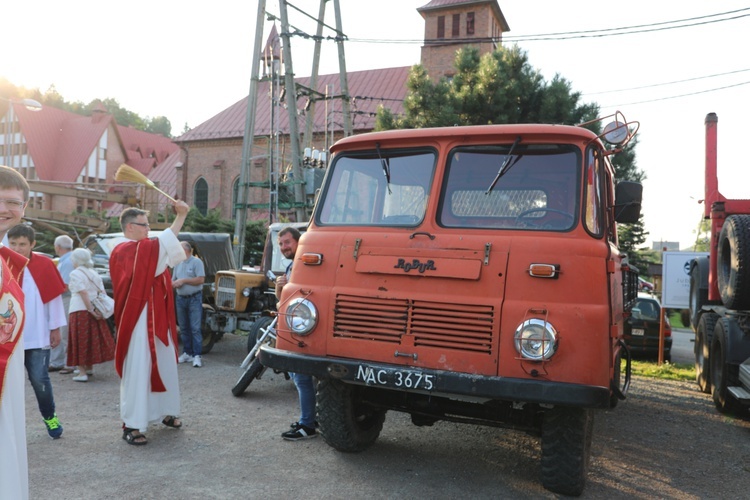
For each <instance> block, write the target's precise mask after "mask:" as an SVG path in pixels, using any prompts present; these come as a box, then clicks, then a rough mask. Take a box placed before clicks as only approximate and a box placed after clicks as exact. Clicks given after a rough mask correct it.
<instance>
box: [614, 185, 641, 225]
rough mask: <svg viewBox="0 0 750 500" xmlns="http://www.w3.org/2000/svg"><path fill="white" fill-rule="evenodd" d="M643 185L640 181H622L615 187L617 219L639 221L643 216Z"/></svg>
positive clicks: (620, 220) (618, 220)
mask: <svg viewBox="0 0 750 500" xmlns="http://www.w3.org/2000/svg"><path fill="white" fill-rule="evenodd" d="M642 198H643V186H642V185H641V184H640V183H639V182H632V181H620V182H618V183H617V186H616V187H615V221H617V222H622V223H624V224H632V223H634V222H638V219H639V218H640V216H641V200H642Z"/></svg>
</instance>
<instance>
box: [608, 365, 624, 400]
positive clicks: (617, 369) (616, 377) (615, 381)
mask: <svg viewBox="0 0 750 500" xmlns="http://www.w3.org/2000/svg"><path fill="white" fill-rule="evenodd" d="M613 371H614V373H613V374H612V382H611V385H612V387H617V388H619V387H620V381H621V379H622V373H621V372H622V355H621V354H618V355H617V358H615V366H614V370H613ZM619 402H620V398H618V397H617V393H616V392H615V391H614V390H613V391H612V394H610V395H609V409H610V410H614V409H615V408H616V407H617V403H619Z"/></svg>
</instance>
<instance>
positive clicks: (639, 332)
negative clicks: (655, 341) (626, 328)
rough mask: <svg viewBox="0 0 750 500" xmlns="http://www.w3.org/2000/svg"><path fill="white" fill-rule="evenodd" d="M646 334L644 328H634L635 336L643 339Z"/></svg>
mask: <svg viewBox="0 0 750 500" xmlns="http://www.w3.org/2000/svg"><path fill="white" fill-rule="evenodd" d="M645 333H646V332H644V331H643V328H633V335H637V336H639V337H643V335H644V334H645Z"/></svg>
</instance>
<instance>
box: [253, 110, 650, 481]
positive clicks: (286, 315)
mask: <svg viewBox="0 0 750 500" xmlns="http://www.w3.org/2000/svg"><path fill="white" fill-rule="evenodd" d="M618 115H619V114H618ZM620 116H621V115H620ZM604 131H605V132H604V133H603V134H601V135H597V134H595V133H594V132H592V131H591V130H589V129H587V128H584V127H577V126H559V125H488V126H472V127H450V128H434V129H418V130H396V131H388V132H376V133H371V134H363V135H358V136H353V137H348V138H345V139H343V140H341V141H339V142H337V143H336V144H335V145H334V146H333V147H332V148H331V152H332V155H333V156H332V161H331V164H330V166H329V168H328V171H327V173H326V178H325V181H324V186H323V188H322V190H321V193H320V195H319V199H318V201H317V204H316V208H315V211H314V214H313V217H312V219H311V221H310V224H309V227H308V230H307V232H306V233H305V234H304V235H303V236H302V238H301V239H300V242H299V247H298V249H297V253H296V257H295V259H294V265H293V269H292V273H291V279H290V283H289V284H288V285H287V286H286V287H285V288H284V290H283V293H282V297H281V300H280V302H279V304H278V310H279V314H280V320H279V327H278V332H277V333H278V339H277V342H276V345H275V347H270V346H264V347H263V348H262V349H261V354H260V357H261V362H262V363H263V364H264V365H266V366H270V367H272V368H274V369H278V370H284V371H290V372H298V373H306V374H310V375H313V376H314V377H316V378H317V380H318V385H317V418H318V422H319V425H320V428H319V429H320V433H321V435H322V436H323V437H324V439H325V440H326V442H327V443H328V444H329V445H330V446H332V447H334V448H335V449H337V450H340V451H348V452H350V451H361V450H364V449H366V448H367V447H369V446H370V445H371V444H373V443H374V441H375V440H376V439H377V437H378V436H379V434H380V432H381V430H382V428H383V423H384V420H385V415H386V412H387V411H388V410H396V411H402V412H406V413H409V414H411V418H412V422H413V423H414V424H416V425H420V426H421V425H432V424H433V423H435V422H437V421H439V420H449V421H455V422H465V423H472V424H482V425H491V426H500V427H507V428H512V429H518V430H523V431H527V432H531V433H536V434H538V435H540V436H541V447H542V459H541V460H542V481H543V484H544V486H545V487H546V488H548V489H550V490H552V491H555V492H559V493H564V494H572V495H577V494H580V493H581V491H582V490H583V487H584V484H585V480H586V472H587V467H588V462H589V451H590V446H591V437H592V427H593V419H594V413H595V410H597V409H606V408H610V407H612V406H614V404H615V403H616V402H617V400H618V399H624V397H625V393H626V392H627V386H628V382H629V380H630V362H629V360H630V357H629V354H628V353H627V349H626V347H625V345H624V343H623V342H622V335H623V322H624V319H625V318H626V316H627V314H628V311H629V309H630V308H631V307H632V304H633V302H634V301H635V298H636V295H637V291H638V275H637V271H636V270H635V269H633V268H631V267H630V266H628V264H627V258H626V256H625V255H624V254H623V252H622V251H620V250H619V249H618V246H617V228H616V225H617V222H623V223H632V222H635V221H636V220H637V219H638V218H639V216H640V204H641V192H642V188H641V185H640V184H638V183H633V182H620V183H616V182H615V178H614V170H613V167H612V165H611V163H610V156H611V155H612V154H613V153H615V152H616V151H618V150H619V148H620V147H621V146H622V145H623V144H624V143H626V142H627V141H629V140H630V138H631V137H632V133H631V126H630V124H628V123H626V122H624V121H618V120H617V118H616V119H615V122H613V123H612V124H610V125H608V126H607V127H605V128H604ZM605 144H607V145H605ZM621 359H626V360H627V363H626V370H625V373H624V376H622V377H621V370H620V366H621Z"/></svg>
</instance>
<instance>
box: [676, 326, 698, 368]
mask: <svg viewBox="0 0 750 500" xmlns="http://www.w3.org/2000/svg"><path fill="white" fill-rule="evenodd" d="M694 347H695V332H693V330H691V329H690V328H673V329H672V362H673V363H682V364H687V365H692V364H694V363H695V353H694V352H693V348H694Z"/></svg>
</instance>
